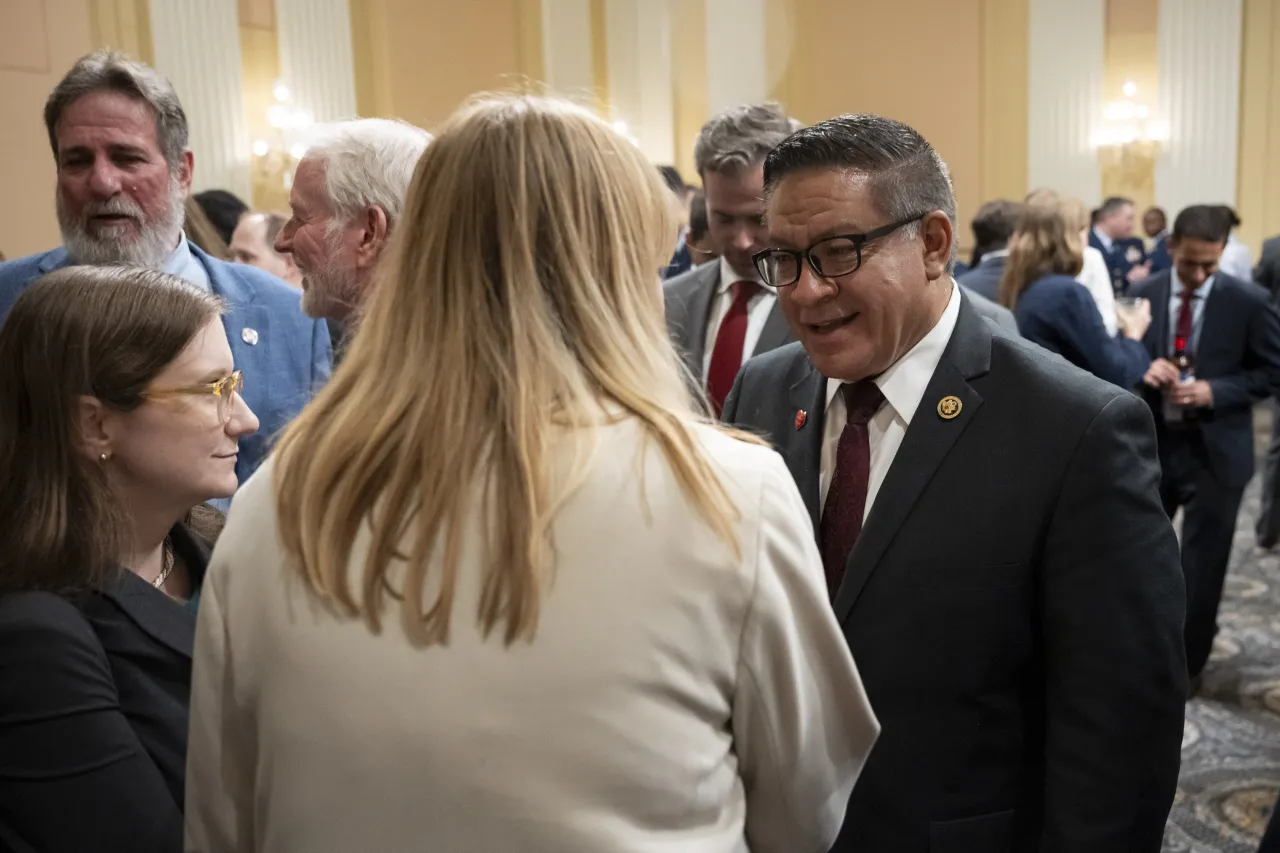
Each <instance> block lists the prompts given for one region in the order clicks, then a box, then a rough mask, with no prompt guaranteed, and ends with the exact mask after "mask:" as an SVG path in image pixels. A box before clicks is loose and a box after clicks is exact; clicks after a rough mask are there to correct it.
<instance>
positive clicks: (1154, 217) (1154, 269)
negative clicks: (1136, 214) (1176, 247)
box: [1142, 207, 1173, 275]
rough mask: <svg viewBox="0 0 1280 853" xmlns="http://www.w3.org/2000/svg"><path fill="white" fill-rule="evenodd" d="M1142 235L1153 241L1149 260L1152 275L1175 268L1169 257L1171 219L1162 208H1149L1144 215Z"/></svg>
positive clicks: (1148, 254)
mask: <svg viewBox="0 0 1280 853" xmlns="http://www.w3.org/2000/svg"><path fill="white" fill-rule="evenodd" d="M1142 233H1144V234H1146V235H1147V239H1148V240H1150V241H1151V250H1150V251H1149V252H1147V259H1148V261H1149V262H1150V264H1151V269H1150V272H1151V275H1155V274H1156V273H1158V272H1164V271H1165V270H1167V269H1171V268H1172V267H1173V258H1172V257H1170V255H1169V218H1168V217H1167V216H1166V215H1165V212H1164V208H1162V207H1148V208H1147V210H1146V212H1145V213H1143V214H1142Z"/></svg>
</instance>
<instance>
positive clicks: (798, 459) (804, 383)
mask: <svg viewBox="0 0 1280 853" xmlns="http://www.w3.org/2000/svg"><path fill="white" fill-rule="evenodd" d="M803 366H804V372H803V374H802V375H801V377H800V379H799V380H798V381H797V382H796V383H795V384H794V385H792V386H791V390H790V393H789V395H788V398H787V402H788V409H787V414H788V415H790V416H794V418H795V420H793V421H792V422H791V423H790V424H784V425H783V430H785V431H786V434H787V436H788V437H789V440H788V441H787V442H786V443H785V444H784V443H783V442H781V441H778V437H777V436H774V440H775V443H776V444H778V445H779V447H782V448H785V451H784V452H785V456H786V461H787V467H788V468H789V469H791V477H792V479H794V480H795V481H796V487H797V488H799V489H800V497H802V498H804V505H805V506H806V507H808V508H809V517H810V518H811V519H813V529H814V532H815V534H816V532H817V530H818V522H819V520H820V519H821V517H822V511H821V510H822V507H821V502H820V494H819V493H820V487H819V477H820V476H821V473H822V432H823V430H824V429H825V422H826V408H827V379H826V377H825V376H823V375H822V374H821V373H819V372H818V371H817V370H814V368H813V365H812V364H810V363H809V359H808V358H805V359H804V360H803ZM800 412H804V422H803V423H802V424H801V425H800V427H799V428H798V429H797V428H796V427H795V426H794V423H795V422H796V421H798V420H799V413H800Z"/></svg>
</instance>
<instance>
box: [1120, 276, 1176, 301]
mask: <svg viewBox="0 0 1280 853" xmlns="http://www.w3.org/2000/svg"><path fill="white" fill-rule="evenodd" d="M1172 277H1173V275H1172V273H1170V272H1169V270H1161V271H1160V272H1158V273H1156V274H1155V275H1151V276H1147V277H1146V278H1144V279H1143V280H1142V281H1140V282H1138V283H1136V284H1134V285H1132V286H1131V287H1130V288H1129V295H1130V296H1132V297H1134V298H1136V299H1147V298H1150V297H1149V295H1150V294H1152V293H1154V292H1155V291H1156V290H1158V289H1159V288H1161V287H1164V286H1165V285H1166V284H1168V283H1169V282H1170V280H1171V279H1172Z"/></svg>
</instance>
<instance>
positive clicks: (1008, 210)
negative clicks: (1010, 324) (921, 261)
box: [956, 198, 1022, 300]
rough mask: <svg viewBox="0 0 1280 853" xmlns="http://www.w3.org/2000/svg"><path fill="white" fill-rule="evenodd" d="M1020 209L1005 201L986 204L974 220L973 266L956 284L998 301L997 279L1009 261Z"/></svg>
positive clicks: (1002, 275) (998, 285) (1012, 202)
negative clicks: (1011, 241) (1011, 239)
mask: <svg viewBox="0 0 1280 853" xmlns="http://www.w3.org/2000/svg"><path fill="white" fill-rule="evenodd" d="M1021 212H1022V205H1020V204H1018V203H1017V202H1016V201H1009V200H1008V199H1003V198H1001V199H996V200H995V201H989V202H987V203H986V204H984V205H983V206H982V207H980V208H978V212H977V214H976V215H975V216H974V217H973V223H972V226H971V227H972V229H973V239H974V250H973V257H974V263H973V266H971V267H970V268H969V271H968V272H966V273H965V274H964V275H962V276H960V277H958V278H957V279H956V281H958V282H960V284H962V285H964V286H965V287H967V288H969V289H970V290H972V291H973V292H975V293H980V294H982V295H983V296H985V297H986V298H987V299H991V300H998V299H999V298H1000V279H1002V278H1004V262H1005V259H1006V258H1008V257H1009V239H1010V238H1011V237H1013V231H1014V229H1015V228H1017V227H1018V216H1019V215H1020V214H1021Z"/></svg>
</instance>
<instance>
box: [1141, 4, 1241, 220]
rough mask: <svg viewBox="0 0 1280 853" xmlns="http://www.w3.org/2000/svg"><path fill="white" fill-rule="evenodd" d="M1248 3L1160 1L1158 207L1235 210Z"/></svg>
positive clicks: (1171, 212) (1170, 210) (1170, 211)
mask: <svg viewBox="0 0 1280 853" xmlns="http://www.w3.org/2000/svg"><path fill="white" fill-rule="evenodd" d="M1241 24H1242V7H1241V0H1161V3H1160V14H1159V24H1158V36H1157V37H1158V40H1159V41H1158V44H1159V47H1158V50H1159V62H1160V70H1159V75H1158V79H1159V86H1160V92H1159V96H1158V98H1157V102H1158V104H1159V113H1158V115H1159V118H1160V120H1161V121H1162V122H1163V123H1164V125H1165V127H1166V129H1167V139H1166V140H1165V141H1164V144H1163V148H1162V151H1161V153H1160V156H1159V158H1158V159H1157V160H1156V203H1157V204H1159V205H1160V206H1161V207H1163V208H1164V209H1165V210H1166V211H1167V212H1168V214H1169V217H1170V220H1172V218H1173V217H1174V216H1176V215H1177V212H1178V211H1179V210H1181V209H1182V208H1184V207H1186V206H1187V205H1189V204H1200V203H1207V204H1235V202H1236V164H1237V155H1238V150H1239V144H1240V138H1239V137H1240V56H1241Z"/></svg>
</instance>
